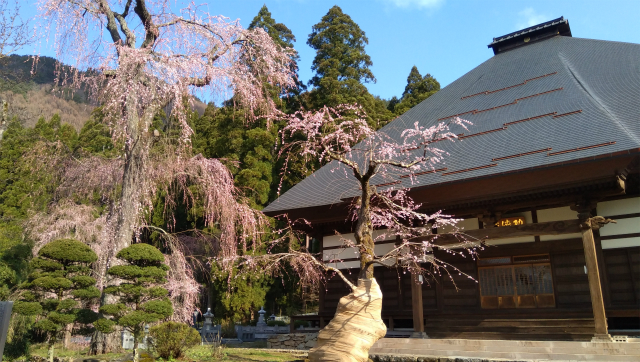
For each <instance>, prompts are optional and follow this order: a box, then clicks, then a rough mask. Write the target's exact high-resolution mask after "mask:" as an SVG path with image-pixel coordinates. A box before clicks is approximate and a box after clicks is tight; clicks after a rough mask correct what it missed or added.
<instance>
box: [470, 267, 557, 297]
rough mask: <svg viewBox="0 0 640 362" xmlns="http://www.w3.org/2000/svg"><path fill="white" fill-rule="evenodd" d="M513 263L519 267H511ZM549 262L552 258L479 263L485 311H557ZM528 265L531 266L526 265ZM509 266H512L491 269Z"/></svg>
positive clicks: (481, 292) (479, 277) (479, 276)
mask: <svg viewBox="0 0 640 362" xmlns="http://www.w3.org/2000/svg"><path fill="white" fill-rule="evenodd" d="M512 260H513V263H517V264H511V261H512ZM548 260H549V256H548V255H534V256H525V257H513V259H512V258H511V257H504V258H491V259H481V260H478V265H479V266H480V267H479V268H478V279H479V280H478V281H479V284H480V294H481V304H482V307H483V308H536V307H537V308H549V307H555V298H554V294H553V277H552V274H551V265H550V264H548V263H544V261H548ZM524 261H529V263H527V264H523V262H524ZM541 261H542V263H540V262H541ZM506 262H508V263H509V264H511V265H501V266H489V265H495V264H504V263H506ZM532 262H535V264H534V263H532ZM482 265H485V266H482Z"/></svg>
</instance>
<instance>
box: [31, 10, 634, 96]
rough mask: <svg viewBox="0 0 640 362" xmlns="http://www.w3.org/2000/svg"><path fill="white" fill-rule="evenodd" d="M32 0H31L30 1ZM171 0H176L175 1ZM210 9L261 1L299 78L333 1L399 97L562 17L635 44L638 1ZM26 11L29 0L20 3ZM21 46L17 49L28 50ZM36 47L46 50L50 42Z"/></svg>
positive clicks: (386, 86)
mask: <svg viewBox="0 0 640 362" xmlns="http://www.w3.org/2000/svg"><path fill="white" fill-rule="evenodd" d="M29 2H31V1H29ZM177 2H178V3H180V2H181V0H177ZM194 2H195V3H197V4H201V3H207V4H208V7H209V11H210V12H211V13H212V14H221V15H225V16H227V17H230V18H232V19H236V18H239V19H240V20H241V23H242V24H243V25H244V26H245V27H246V26H248V25H249V23H250V22H251V20H252V19H253V17H254V16H255V15H256V14H257V13H258V11H259V10H260V8H261V7H262V5H263V4H266V5H267V7H268V8H269V10H270V11H271V14H272V16H273V18H274V19H275V20H276V21H277V22H281V23H284V24H285V25H287V26H288V27H289V28H290V29H291V30H292V31H293V33H294V35H295V36H296V39H297V42H296V49H297V50H298V52H299V53H300V58H301V59H300V64H299V65H300V78H301V79H302V80H303V81H305V82H306V81H308V80H309V79H310V78H311V77H312V75H313V74H312V72H311V62H312V61H313V57H314V56H315V52H314V51H313V49H311V48H310V47H309V46H308V45H307V44H306V41H307V37H308V34H309V33H310V32H311V27H312V26H313V25H314V24H316V23H318V22H319V21H320V19H321V18H322V16H323V15H325V14H326V13H327V11H328V10H329V8H331V7H332V6H333V5H338V6H340V7H341V8H342V10H343V12H345V13H347V14H349V15H350V16H351V18H352V19H353V20H354V21H355V22H356V23H357V24H358V25H359V26H360V28H362V29H363V30H364V31H365V33H366V35H367V37H368V38H369V45H368V46H367V47H366V52H367V53H368V54H369V55H370V56H371V59H372V61H373V67H372V71H373V74H374V75H375V76H376V78H377V83H375V84H372V83H368V84H367V87H368V88H369V90H370V91H371V93H373V94H375V95H379V96H381V97H383V98H386V99H389V98H391V97H392V96H394V95H395V96H400V95H401V94H402V91H403V90H404V86H405V84H406V78H407V75H408V74H409V70H410V69H411V67H412V66H413V65H416V66H417V67H418V69H419V70H420V72H421V73H422V74H424V73H430V74H431V75H433V76H434V77H435V78H436V79H437V80H438V81H440V83H441V84H442V86H446V85H447V84H449V83H451V82H452V81H454V80H455V79H457V78H459V77H460V76H462V75H463V74H465V73H466V72H468V71H469V70H471V69H473V68H474V67H476V66H477V65H479V64H480V63H482V62H483V61H485V60H487V59H489V58H490V57H491V56H492V55H493V52H492V51H491V49H489V48H487V44H489V43H490V42H491V40H492V38H493V37H497V36H500V35H504V34H507V33H510V32H512V31H516V30H519V29H521V28H524V27H527V26H530V25H535V24H537V23H540V22H543V21H547V20H551V19H555V18H557V17H560V16H564V17H565V18H567V19H569V24H570V26H571V31H572V33H573V36H574V37H580V38H590V39H601V40H612V41H621V42H630V43H640V0H555V1H552V0H536V1H520V0H491V1H490V0H485V1H480V0H465V1H463V0H344V1H339V0H332V1H325V0H236V1H220V0H194ZM24 8H25V9H24V10H25V14H24V15H25V16H32V15H35V9H34V8H35V7H24ZM28 50H29V49H24V51H23V52H22V53H28ZM39 52H40V54H43V55H52V54H53V53H52V52H51V50H49V49H46V48H44V49H39Z"/></svg>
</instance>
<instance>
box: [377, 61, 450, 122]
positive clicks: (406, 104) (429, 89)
mask: <svg viewBox="0 0 640 362" xmlns="http://www.w3.org/2000/svg"><path fill="white" fill-rule="evenodd" d="M439 90H440V83H438V81H437V80H436V79H435V78H434V77H432V76H431V74H428V73H427V74H426V75H425V76H424V77H423V76H422V75H420V72H419V71H418V67H416V66H415V65H414V66H413V68H411V72H409V76H408V77H407V85H406V87H405V88H404V92H403V93H402V98H401V99H400V101H399V102H397V104H394V105H393V108H390V109H392V110H393V111H394V112H395V113H396V114H397V115H401V114H403V113H404V112H406V111H408V110H409V109H411V108H413V107H414V106H416V105H418V104H419V103H420V102H422V101H424V100H425V99H427V98H429V97H431V96H432V95H434V94H435V93H436V92H437V91H439ZM394 98H395V97H394ZM392 103H393V99H392V100H391V102H390V103H389V107H391V104H392Z"/></svg>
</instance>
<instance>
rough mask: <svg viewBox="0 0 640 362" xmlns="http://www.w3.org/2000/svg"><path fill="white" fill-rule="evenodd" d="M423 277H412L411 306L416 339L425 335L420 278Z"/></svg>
mask: <svg viewBox="0 0 640 362" xmlns="http://www.w3.org/2000/svg"><path fill="white" fill-rule="evenodd" d="M421 276H422V275H416V274H414V275H412V276H411V306H412V310H413V334H414V336H415V337H422V338H424V337H426V335H424V310H423V307H422V283H421V282H420V280H419V278H420V277H421Z"/></svg>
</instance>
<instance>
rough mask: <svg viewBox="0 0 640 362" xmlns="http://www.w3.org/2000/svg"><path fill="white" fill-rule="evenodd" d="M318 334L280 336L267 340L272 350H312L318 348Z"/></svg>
mask: <svg viewBox="0 0 640 362" xmlns="http://www.w3.org/2000/svg"><path fill="white" fill-rule="evenodd" d="M317 341H318V333H293V334H278V335H274V336H270V337H269V338H268V339H267V348H271V349H311V348H313V347H315V346H316V342H317Z"/></svg>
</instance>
